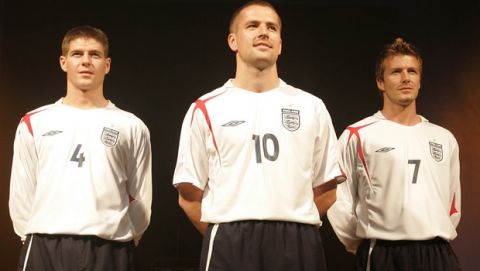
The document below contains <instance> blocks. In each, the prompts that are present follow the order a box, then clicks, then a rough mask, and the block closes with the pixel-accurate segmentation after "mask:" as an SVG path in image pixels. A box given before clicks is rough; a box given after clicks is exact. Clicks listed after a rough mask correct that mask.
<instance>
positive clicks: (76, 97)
mask: <svg viewBox="0 0 480 271" xmlns="http://www.w3.org/2000/svg"><path fill="white" fill-rule="evenodd" d="M63 104H65V105H69V106H73V107H77V108H82V109H90V108H101V107H105V106H107V105H108V100H107V99H105V97H104V96H103V89H97V90H88V91H83V90H78V89H73V88H68V89H67V95H65V98H63Z"/></svg>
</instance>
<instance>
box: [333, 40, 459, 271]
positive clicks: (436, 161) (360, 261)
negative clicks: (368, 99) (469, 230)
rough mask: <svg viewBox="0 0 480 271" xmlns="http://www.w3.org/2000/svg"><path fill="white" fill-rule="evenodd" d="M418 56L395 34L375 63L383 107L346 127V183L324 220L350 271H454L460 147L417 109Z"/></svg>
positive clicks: (343, 147)
mask: <svg viewBox="0 0 480 271" xmlns="http://www.w3.org/2000/svg"><path fill="white" fill-rule="evenodd" d="M421 74H422V59H421V57H420V54H419V53H418V51H417V50H416V48H415V47H414V46H412V45H411V44H409V43H407V42H405V41H403V40H402V39H401V38H398V39H396V40H395V41H394V42H393V43H392V44H388V45H386V46H385V48H384V50H383V51H382V52H381V53H380V54H379V57H378V59H377V65H376V82H377V86H378V88H379V90H380V92H381V93H382V95H383V102H384V104H383V108H382V110H380V111H379V112H377V113H375V114H374V115H373V116H370V117H367V118H365V119H363V120H361V121H359V122H357V123H355V124H353V125H351V126H349V127H347V129H345V131H344V132H343V134H342V135H341V137H340V140H339V142H340V150H341V153H342V160H343V163H344V169H345V172H346V175H347V181H346V182H344V183H342V184H341V185H339V186H338V189H337V201H336V202H335V204H334V205H333V206H332V208H330V210H329V211H328V218H329V221H330V223H331V224H332V226H333V229H334V230H335V232H336V234H337V236H338V237H339V239H340V241H341V242H342V243H343V244H344V245H345V247H346V249H347V250H348V251H350V252H353V253H356V264H355V270H381V271H384V270H395V271H400V270H422V271H428V270H431V271H441V270H459V269H460V268H459V263H458V261H457V258H456V256H455V254H454V252H453V250H452V248H451V246H450V244H449V241H451V240H453V239H454V238H455V237H456V236H457V232H456V230H455V229H456V227H457V225H458V223H459V220H460V178H459V172H460V166H459V158H458V145H457V142H456V140H455V138H454V136H453V135H452V134H451V133H450V132H449V131H447V130H446V129H444V128H442V127H440V126H437V125H435V124H432V123H430V122H429V121H428V120H427V119H425V118H424V117H422V116H420V115H418V114H417V113H416V103H415V100H416V98H417V95H418V91H419V89H420V79H421Z"/></svg>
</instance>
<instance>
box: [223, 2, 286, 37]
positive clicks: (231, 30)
mask: <svg viewBox="0 0 480 271" xmlns="http://www.w3.org/2000/svg"><path fill="white" fill-rule="evenodd" d="M250 6H262V7H269V8H271V9H272V10H273V11H275V13H276V14H277V16H278V21H279V23H280V29H281V28H282V19H281V18H280V15H279V14H278V11H277V10H276V9H275V7H274V6H273V5H272V4H270V3H269V2H268V1H264V0H252V1H248V2H246V3H245V4H243V5H242V6H240V7H239V8H237V9H236V10H235V11H234V12H233V14H232V17H231V18H230V24H229V27H228V29H229V31H230V33H233V32H234V27H235V26H234V24H235V20H236V19H237V17H238V15H239V14H240V12H242V10H244V9H245V8H247V7H250Z"/></svg>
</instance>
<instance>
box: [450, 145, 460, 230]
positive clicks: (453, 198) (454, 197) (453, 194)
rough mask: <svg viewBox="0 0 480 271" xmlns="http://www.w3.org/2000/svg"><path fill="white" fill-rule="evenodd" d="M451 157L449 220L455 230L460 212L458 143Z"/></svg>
mask: <svg viewBox="0 0 480 271" xmlns="http://www.w3.org/2000/svg"><path fill="white" fill-rule="evenodd" d="M452 145H453V150H452V153H451V155H452V157H451V159H450V174H451V175H450V202H451V207H450V220H451V221H452V224H453V225H454V227H455V228H456V227H457V226H458V223H459V222H460V217H461V215H462V211H461V190H460V160H459V150H458V143H457V142H456V141H455V142H454V143H453V144H452Z"/></svg>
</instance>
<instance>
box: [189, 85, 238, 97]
mask: <svg viewBox="0 0 480 271" xmlns="http://www.w3.org/2000/svg"><path fill="white" fill-rule="evenodd" d="M232 87H233V86H230V84H229V82H227V83H225V84H224V85H223V86H221V87H218V88H216V89H214V90H211V91H209V92H207V93H205V94H203V95H202V96H200V97H199V98H198V99H197V100H196V101H209V100H211V99H213V98H215V97H218V96H220V95H221V94H224V93H225V92H227V91H228V89H230V88H232Z"/></svg>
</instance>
